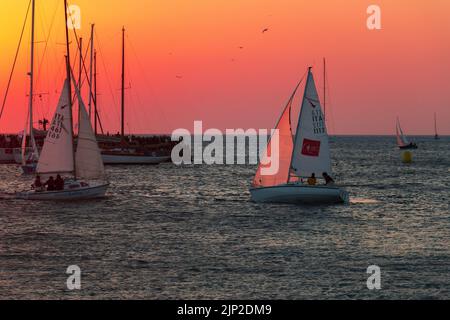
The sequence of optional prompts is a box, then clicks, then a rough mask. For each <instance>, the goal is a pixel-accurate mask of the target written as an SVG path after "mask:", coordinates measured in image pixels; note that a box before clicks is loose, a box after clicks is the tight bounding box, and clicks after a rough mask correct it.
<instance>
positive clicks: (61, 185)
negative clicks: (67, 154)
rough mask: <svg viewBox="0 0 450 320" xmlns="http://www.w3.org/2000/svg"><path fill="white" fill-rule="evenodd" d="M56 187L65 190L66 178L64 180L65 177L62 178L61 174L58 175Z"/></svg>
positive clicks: (58, 189)
mask: <svg viewBox="0 0 450 320" xmlns="http://www.w3.org/2000/svg"><path fill="white" fill-rule="evenodd" d="M55 189H56V190H57V191H62V190H64V180H63V178H61V176H60V175H59V174H58V175H57V176H56V180H55Z"/></svg>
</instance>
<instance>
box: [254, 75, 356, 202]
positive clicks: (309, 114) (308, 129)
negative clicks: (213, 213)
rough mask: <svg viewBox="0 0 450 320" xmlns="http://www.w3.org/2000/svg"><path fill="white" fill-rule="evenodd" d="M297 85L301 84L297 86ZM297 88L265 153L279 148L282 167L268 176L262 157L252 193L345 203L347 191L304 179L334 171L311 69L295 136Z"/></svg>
mask: <svg viewBox="0 0 450 320" xmlns="http://www.w3.org/2000/svg"><path fill="white" fill-rule="evenodd" d="M297 88H298V87H297ZM296 91H297V89H296V90H295V91H294V94H293V95H292V97H291V99H290V100H289V102H288V104H287V106H286V108H285V109H284V110H283V113H282V115H281V117H280V119H279V121H278V123H277V126H276V129H277V130H278V136H279V144H278V145H275V143H277V140H278V139H272V138H273V137H272V138H271V139H270V141H269V144H268V146H267V152H266V154H270V153H271V152H272V150H278V151H279V170H278V172H277V173H276V174H272V175H265V174H264V173H263V170H264V169H265V167H266V165H265V164H264V163H267V161H265V159H262V161H261V163H260V165H259V167H258V170H257V172H256V175H255V178H254V180H253V184H252V187H251V188H250V193H251V197H252V200H253V201H256V202H281V203H319V204H322V203H345V202H347V201H348V199H349V195H348V193H347V192H346V191H345V190H343V189H341V188H339V187H338V186H335V185H334V184H328V185H325V184H324V185H320V186H319V185H307V184H304V183H303V182H302V179H303V178H308V177H311V176H312V175H313V174H315V175H316V176H318V175H322V174H323V173H327V174H328V175H331V174H332V170H331V158H330V148H329V144H328V133H327V128H326V124H325V119H324V115H323V112H322V107H321V103H320V101H319V97H318V94H317V89H316V85H315V83H314V77H313V74H312V72H311V68H309V70H308V77H307V81H306V86H305V92H304V96H303V101H302V106H301V111H300V115H299V120H298V127H297V131H296V135H295V139H294V141H293V139H292V125H291V116H290V115H291V109H292V103H293V100H294V97H295V94H296Z"/></svg>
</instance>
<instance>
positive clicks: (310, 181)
mask: <svg viewBox="0 0 450 320" xmlns="http://www.w3.org/2000/svg"><path fill="white" fill-rule="evenodd" d="M322 177H323V178H324V180H325V184H326V185H327V186H329V185H333V184H334V180H333V178H332V177H330V175H329V174H328V173H326V172H324V173H322ZM307 182H308V185H309V186H315V185H317V178H316V174H315V173H313V174H312V175H311V177H309V178H308V181H307Z"/></svg>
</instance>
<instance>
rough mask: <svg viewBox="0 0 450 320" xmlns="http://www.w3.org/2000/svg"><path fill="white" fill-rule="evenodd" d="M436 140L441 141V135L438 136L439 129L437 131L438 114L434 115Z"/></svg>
mask: <svg viewBox="0 0 450 320" xmlns="http://www.w3.org/2000/svg"><path fill="white" fill-rule="evenodd" d="M434 139H435V140H439V134H438V129H437V117H436V113H435V114H434Z"/></svg>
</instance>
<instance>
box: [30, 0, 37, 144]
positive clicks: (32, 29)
mask: <svg viewBox="0 0 450 320" xmlns="http://www.w3.org/2000/svg"><path fill="white" fill-rule="evenodd" d="M35 7H36V1H35V0H33V4H32V9H31V12H32V13H31V64H30V103H29V113H30V115H29V116H30V128H29V129H30V144H32V145H33V143H34V134H33V97H34V24H35V23H34V16H35ZM33 147H34V145H33Z"/></svg>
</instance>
